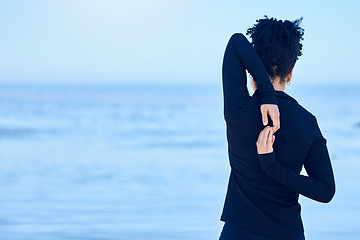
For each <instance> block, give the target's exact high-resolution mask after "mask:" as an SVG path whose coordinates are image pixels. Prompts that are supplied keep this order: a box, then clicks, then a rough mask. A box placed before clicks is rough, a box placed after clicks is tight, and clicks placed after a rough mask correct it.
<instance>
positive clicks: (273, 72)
mask: <svg viewBox="0 0 360 240" xmlns="http://www.w3.org/2000/svg"><path fill="white" fill-rule="evenodd" d="M302 19H303V18H302V17H301V18H300V19H297V20H295V21H292V22H291V21H288V20H286V21H282V20H277V19H276V18H268V17H267V16H266V15H265V16H264V18H263V19H258V20H256V22H257V23H256V24H255V25H254V26H253V27H252V28H249V29H248V30H247V33H246V35H250V37H251V39H252V42H251V43H252V45H253V46H254V48H255V50H256V52H257V53H258V54H259V56H260V58H261V60H262V62H263V64H264V66H265V68H266V70H267V72H268V74H269V76H270V78H272V79H274V78H275V77H280V81H281V82H284V81H285V77H286V76H287V75H288V74H289V73H290V72H291V70H292V69H293V68H294V66H295V62H296V60H298V59H299V57H300V56H301V55H302V52H301V50H302V47H303V45H302V44H301V43H300V41H301V40H303V39H304V38H303V35H304V29H303V28H301V27H300V24H301V21H302Z"/></svg>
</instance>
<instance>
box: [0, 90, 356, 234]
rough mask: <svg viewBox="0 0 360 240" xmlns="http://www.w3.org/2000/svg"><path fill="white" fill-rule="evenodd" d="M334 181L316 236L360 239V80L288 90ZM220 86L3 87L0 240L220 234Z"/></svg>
mask: <svg viewBox="0 0 360 240" xmlns="http://www.w3.org/2000/svg"><path fill="white" fill-rule="evenodd" d="M288 89H289V94H290V95H292V96H293V97H294V98H296V99H297V100H298V101H299V103H300V104H302V105H303V106H304V107H305V108H307V109H308V110H309V111H310V112H312V113H313V114H314V115H315V116H316V117H317V120H318V123H319V125H320V128H321V130H322V132H323V135H324V136H325V138H326V139H327V140H328V148H329V151H330V155H331V158H332V164H333V168H334V172H335V178H336V183H337V192H336V195H335V197H334V199H333V200H332V202H331V203H329V204H321V203H317V202H314V201H312V200H308V199H307V198H304V197H301V199H300V201H301V204H302V216H303V221H304V225H305V233H306V236H307V239H314V240H322V239H324V240H332V239H347V240H355V239H356V240H358V239H360V228H359V226H360V217H359V216H360V201H359V200H358V199H359V197H360V187H359V177H358V175H359V174H358V173H359V171H360V94H359V93H360V86H359V85H352V86H340V85H328V86H310V85H309V86H306V85H299V86H296V84H294V85H292V86H289V87H288ZM222 111H223V109H222V90H221V86H220V85H214V86H210V85H193V84H189V85H185V84H182V85H180V84H179V85H169V84H167V85H166V84H155V85H150V84H145V85H140V84H137V85H135V84H132V85H131V84H127V85H126V84H112V85H109V84H108V85H106V84H103V85H100V84H98V85H84V84H83V85H45V84H42V85H41V84H37V85H36V84H33V85H31V84H26V85H25V84H22V85H19V84H18V85H16V84H2V85H1V86H0V209H1V210H0V239H1V240H32V239H34V240H42V239H44V240H45V239H46V240H49V239H52V240H58V239H69V240H70V239H77V240H79V239H84V240H92V239H94V240H95V239H99V240H100V239H104V240H105V239H109V240H111V239H121V240H135V239H154V240H155V239H156V240H162V239H164V240H165V239H167V240H168V239H174V240H177V239H179V240H180V239H181V240H183V239H189V240H191V239H198V240H202V239H217V238H218V237H219V234H220V232H221V229H222V225H223V223H222V222H220V221H219V218H220V214H221V211H222V206H223V201H224V198H225V193H226V187H227V181H228V177H229V165H228V158H227V145H226V135H225V123H224V120H223V115H222Z"/></svg>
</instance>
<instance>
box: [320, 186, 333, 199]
mask: <svg viewBox="0 0 360 240" xmlns="http://www.w3.org/2000/svg"><path fill="white" fill-rule="evenodd" d="M334 195H335V184H333V185H331V186H329V187H328V188H327V191H326V193H325V194H324V196H323V198H322V199H321V200H320V202H322V203H329V202H330V201H331V200H332V199H333V198H334Z"/></svg>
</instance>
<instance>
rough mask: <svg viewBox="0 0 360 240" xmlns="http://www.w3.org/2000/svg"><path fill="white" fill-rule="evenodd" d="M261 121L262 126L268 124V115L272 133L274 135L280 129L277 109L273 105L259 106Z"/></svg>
mask: <svg viewBox="0 0 360 240" xmlns="http://www.w3.org/2000/svg"><path fill="white" fill-rule="evenodd" d="M260 111H261V116H262V121H263V124H264V126H266V125H267V124H268V115H269V116H270V118H271V120H272V122H273V125H274V127H273V131H274V133H275V132H276V131H277V130H278V129H279V128H280V112H279V108H278V106H277V105H275V104H262V105H261V106H260Z"/></svg>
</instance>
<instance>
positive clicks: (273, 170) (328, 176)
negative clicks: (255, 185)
mask: <svg viewBox="0 0 360 240" xmlns="http://www.w3.org/2000/svg"><path fill="white" fill-rule="evenodd" d="M319 132H320V130H319ZM273 142H274V139H273V135H272V132H271V129H270V128H265V129H264V130H263V131H261V133H260V135H259V139H258V142H257V148H258V153H259V154H258V156H259V162H260V165H261V168H262V169H263V170H264V171H265V172H266V174H267V175H268V176H269V177H270V178H273V179H275V180H276V181H277V182H279V183H281V184H283V185H285V186H287V187H289V188H290V189H291V190H293V191H295V192H297V193H299V194H302V195H304V196H306V197H308V198H311V199H313V200H316V201H319V202H324V203H327V202H330V201H331V199H332V198H333V196H334V194H335V180H334V174H333V170H332V166H331V162H330V157H329V153H328V150H327V147H326V140H325V139H324V138H323V137H322V136H321V139H319V140H318V141H317V142H316V143H314V144H313V145H312V146H311V148H310V151H309V153H308V155H307V157H306V159H305V162H304V167H305V170H306V172H307V174H308V176H303V175H300V173H297V172H294V171H292V170H290V169H288V168H286V167H284V166H282V165H280V164H279V163H278V162H277V161H276V158H275V154H274V152H273V150H272V144H273Z"/></svg>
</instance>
